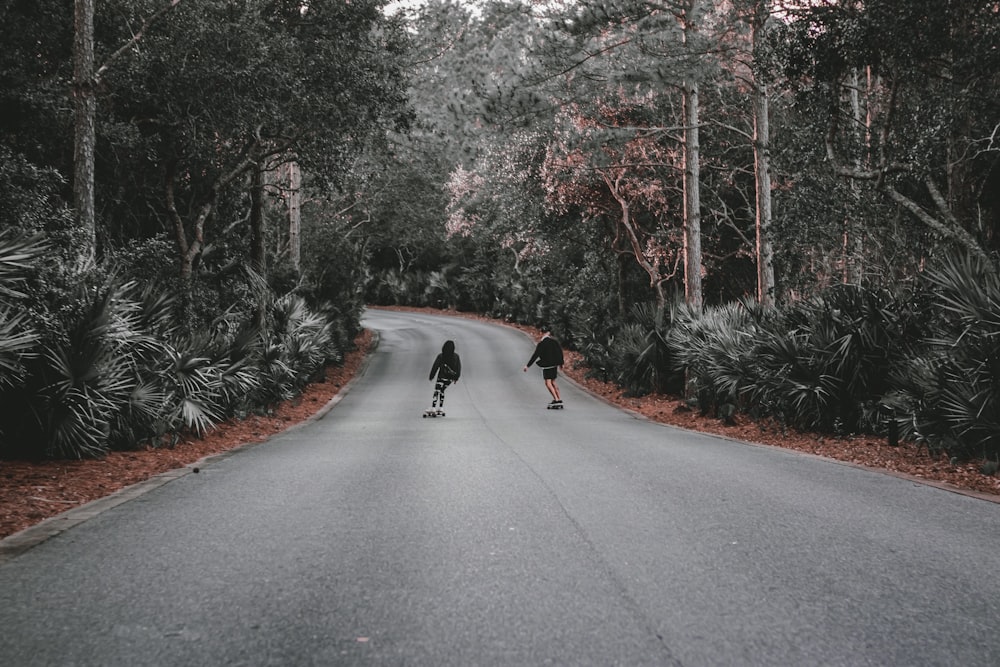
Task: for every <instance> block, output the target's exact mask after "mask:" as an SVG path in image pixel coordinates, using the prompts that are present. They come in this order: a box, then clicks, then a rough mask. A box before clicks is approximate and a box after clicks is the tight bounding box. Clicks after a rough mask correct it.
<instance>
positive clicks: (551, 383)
mask: <svg viewBox="0 0 1000 667" xmlns="http://www.w3.org/2000/svg"><path fill="white" fill-rule="evenodd" d="M545 388H546V389H548V390H549V393H550V394H552V400H553V401H556V402H561V401H562V398H561V397H560V396H559V385H557V384H556V381H555V380H554V379H552V380H545Z"/></svg>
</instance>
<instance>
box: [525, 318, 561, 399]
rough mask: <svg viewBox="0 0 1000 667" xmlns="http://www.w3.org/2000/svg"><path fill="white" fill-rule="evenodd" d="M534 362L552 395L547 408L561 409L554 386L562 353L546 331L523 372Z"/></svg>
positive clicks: (558, 345)
mask: <svg viewBox="0 0 1000 667" xmlns="http://www.w3.org/2000/svg"><path fill="white" fill-rule="evenodd" d="M536 361H537V362H538V366H539V368H541V369H542V378H543V379H544V380H545V388H546V389H548V390H549V393H550V394H552V402H551V403H549V406H548V407H550V408H561V407H562V404H563V402H562V397H561V396H560V395H559V386H558V385H556V378H557V377H558V376H559V367H560V366H562V365H563V351H562V346H561V345H560V344H559V341H558V340H556V339H555V338H553V337H552V334H551V333H550V332H548V331H546V332H544V333H543V334H542V338H541V340H539V341H538V345H536V346H535V352H534V354H532V355H531V358H530V359H528V363H527V364H525V366H524V370H525V371H527V370H528V367H529V366H531V365H532V364H533V363H535V362H536Z"/></svg>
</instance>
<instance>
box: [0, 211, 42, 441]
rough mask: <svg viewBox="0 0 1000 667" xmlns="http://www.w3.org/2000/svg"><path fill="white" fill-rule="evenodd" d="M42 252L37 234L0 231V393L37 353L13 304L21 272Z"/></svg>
mask: <svg viewBox="0 0 1000 667" xmlns="http://www.w3.org/2000/svg"><path fill="white" fill-rule="evenodd" d="M44 251H45V245H44V243H43V241H42V239H41V237H39V236H34V235H27V234H15V233H14V231H13V230H3V231H2V232H0V392H2V391H5V390H10V389H13V388H15V387H17V386H19V385H20V384H21V383H22V382H23V381H24V374H25V367H24V362H25V361H27V360H29V359H30V358H32V357H34V356H36V354H37V353H36V351H35V350H34V346H35V343H36V342H37V341H38V339H39V335H38V333H37V332H36V331H35V330H34V329H33V327H32V325H31V322H30V321H29V318H28V316H27V314H26V313H25V312H23V311H21V310H18V309H17V308H16V306H15V304H17V303H20V302H21V301H22V300H24V299H26V298H27V294H25V293H24V292H23V291H22V289H23V286H24V283H25V279H26V276H25V274H26V272H27V270H28V269H29V268H30V267H31V264H32V262H34V261H35V260H36V259H37V258H38V257H39V256H41V255H42V253H43V252H44ZM0 435H2V425H0Z"/></svg>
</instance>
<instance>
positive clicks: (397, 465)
mask: <svg viewBox="0 0 1000 667" xmlns="http://www.w3.org/2000/svg"><path fill="white" fill-rule="evenodd" d="M365 323H366V325H367V326H369V327H371V328H374V329H377V330H378V331H379V332H380V339H381V340H380V344H379V347H378V350H377V351H376V353H375V354H374V355H373V357H372V359H371V362H370V364H369V365H368V368H367V370H366V372H365V373H364V375H363V376H362V377H360V378H358V380H357V381H356V383H355V384H354V385H353V387H352V389H351V391H350V392H349V393H348V394H347V395H346V396H344V397H343V399H342V400H341V401H340V402H339V403H338V404H337V406H336V408H335V409H334V410H332V411H331V412H329V413H328V414H327V415H326V417H325V418H323V419H322V420H319V421H316V422H313V423H310V424H307V425H305V426H303V427H301V428H297V429H293V430H291V431H289V432H286V433H284V434H281V435H279V436H277V437H275V438H273V439H272V440H270V441H268V442H267V443H265V444H262V445H257V446H253V447H248V448H246V449H243V450H241V451H240V452H238V453H237V454H235V455H233V456H228V457H224V458H222V459H220V460H218V461H216V462H214V463H212V464H211V465H209V466H207V467H205V468H204V469H202V471H201V472H200V473H199V474H197V475H195V474H189V475H185V476H182V477H180V478H178V479H176V480H174V481H172V482H170V483H169V484H165V485H163V486H160V487H158V488H155V489H153V490H152V491H149V492H148V493H145V494H144V495H141V496H139V497H138V498H136V499H134V500H131V501H129V502H126V503H123V504H119V505H117V506H115V507H113V508H111V509H109V510H107V511H105V512H103V513H101V514H100V515H98V516H96V517H95V518H93V519H90V520H89V521H87V522H85V523H83V524H80V525H78V526H76V527H74V528H72V529H70V530H67V531H65V532H64V533H61V534H60V535H57V536H56V537H54V538H52V539H50V540H48V541H46V542H44V543H42V544H40V545H39V546H37V547H35V548H33V549H31V550H29V551H27V552H26V553H23V554H22V555H20V556H18V557H16V558H14V559H13V560H10V561H9V562H7V563H5V564H3V565H0V628H3V630H2V631H0V665H12V666H14V665H16V666H18V667H32V666H35V665H76V666H84V665H94V666H97V665H100V666H102V667H109V666H115V665H122V666H126V665H127V666H129V667H135V666H141V665H150V666H153V665H156V666H159V667H163V666H171V665H178V666H180V665H185V666H189V665H253V666H256V665H283V666H284V665H288V666H295V667H299V666H309V665H316V666H320V665H322V666H330V665H355V664H357V665H416V666H420V665H429V666H435V667H437V666H448V665H455V666H468V665H483V666H492V665H497V666H500V665H574V666H576V665H581V666H586V665H600V666H605V665H684V666H696V665H705V666H717V665H740V666H753V665H762V666H763V665H766V666H769V667H770V666H780V665H794V666H802V665H850V666H855V665H961V666H963V667H968V666H975V665H991V666H992V665H997V664H1000V647H998V646H997V643H996V641H995V629H996V627H997V625H998V621H1000V598H998V596H997V595H996V593H995V592H994V590H993V585H994V583H993V582H994V580H995V575H996V573H997V572H1000V505H997V504H994V503H988V502H984V501H981V500H977V499H974V498H970V497H967V496H963V495H958V494H953V493H948V492H945V491H942V490H939V489H935V488H932V487H928V486H924V485H919V484H914V483H913V482H910V481H907V480H903V479H898V478H894V477H890V476H887V475H883V474H879V473H876V472H872V471H868V470H863V469H858V468H855V467H851V466H844V465H840V464H838V463H836V462H832V461H825V460H822V459H818V458H815V457H810V456H802V455H800V454H797V453H795V452H791V451H783V450H779V449H774V448H767V447H758V446H753V445H747V444H742V443H738V442H733V441H731V440H726V439H720V438H715V437H711V436H706V435H701V434H696V433H691V432H687V431H681V430H677V429H673V428H670V427H667V426H662V425H658V424H654V423H651V422H647V421H644V420H641V419H637V418H635V417H633V416H632V415H630V414H629V413H626V412H624V411H621V410H618V409H616V408H614V407H611V406H609V405H607V404H605V403H603V402H602V401H600V400H598V399H596V398H593V397H591V396H589V395H587V394H585V393H584V392H582V391H580V390H579V389H577V388H575V387H574V386H572V385H571V384H569V383H566V382H563V384H562V388H563V398H564V400H565V403H566V409H565V410H563V411H561V412H560V411H550V410H546V409H545V404H546V403H547V402H548V396H547V394H546V392H545V389H544V387H543V385H542V381H541V377H540V375H539V373H538V371H537V370H535V369H531V371H529V372H528V373H522V372H521V368H522V367H523V365H524V362H525V361H527V358H528V356H529V355H530V353H531V349H532V342H531V341H530V340H529V339H528V338H527V337H526V336H524V334H522V333H520V332H518V331H516V330H514V329H510V328H506V327H500V326H496V325H491V324H487V323H483V322H478V321H473V320H466V319H459V318H449V317H443V316H437V315H429V314H413V313H397V312H388V311H379V310H370V311H368V313H367V314H366V319H365ZM447 339H451V340H454V341H455V342H456V345H457V351H458V352H459V354H460V355H461V356H462V365H463V377H462V379H461V381H460V382H459V383H458V384H456V385H454V386H452V387H451V388H450V389H449V390H448V393H447V402H446V406H445V407H446V411H447V417H445V418H443V419H422V418H421V413H422V411H423V410H424V409H425V408H426V407H427V406H428V404H429V401H430V396H431V392H432V389H433V386H432V384H431V383H430V382H428V380H427V374H428V372H429V370H430V366H431V363H432V361H433V358H434V355H435V354H436V353H437V352H438V351H439V350H440V348H441V344H442V343H443V342H444V341H445V340H447Z"/></svg>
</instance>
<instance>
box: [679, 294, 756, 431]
mask: <svg viewBox="0 0 1000 667" xmlns="http://www.w3.org/2000/svg"><path fill="white" fill-rule="evenodd" d="M675 311H676V312H675V314H674V315H673V317H672V319H673V326H672V327H671V328H670V331H669V333H668V334H667V337H666V343H667V347H668V349H669V350H670V354H671V356H672V358H673V361H674V364H675V367H676V369H677V371H678V372H685V373H686V374H687V383H688V393H689V394H693V395H694V397H696V399H697V403H698V406H699V408H700V409H701V411H702V412H704V413H706V414H707V413H709V412H713V411H714V412H716V413H717V414H719V416H723V417H730V416H732V414H733V413H734V412H735V411H736V410H737V409H738V408H742V407H744V405H743V403H744V401H743V396H744V394H745V393H746V392H747V390H748V388H749V387H750V386H752V385H753V383H754V382H755V381H756V380H757V379H758V378H757V371H758V368H757V365H756V359H755V355H756V347H757V345H758V335H759V331H760V324H761V322H762V320H763V319H764V318H765V317H767V311H765V310H763V309H761V308H760V307H758V306H756V305H754V304H751V303H749V302H736V303H731V304H726V305H722V306H715V307H712V308H707V309H706V310H705V312H704V313H701V314H698V313H694V312H693V311H691V310H690V309H689V308H687V307H686V306H683V305H679V306H676V307H675Z"/></svg>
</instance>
